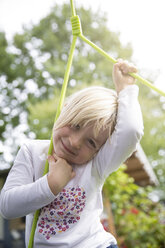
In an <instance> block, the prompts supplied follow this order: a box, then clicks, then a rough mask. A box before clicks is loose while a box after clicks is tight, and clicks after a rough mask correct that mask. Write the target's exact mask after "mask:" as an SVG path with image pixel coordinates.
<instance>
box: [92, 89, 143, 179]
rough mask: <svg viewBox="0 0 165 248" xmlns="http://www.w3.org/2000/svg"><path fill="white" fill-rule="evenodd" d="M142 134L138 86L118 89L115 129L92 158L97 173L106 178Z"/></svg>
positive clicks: (132, 148)
mask: <svg viewBox="0 0 165 248" xmlns="http://www.w3.org/2000/svg"><path fill="white" fill-rule="evenodd" d="M142 135H143V119H142V113H141V109H140V105H139V102H138V86H136V85H130V86H127V87H126V88H125V89H124V90H122V91H120V93H119V98H118V114H117V123H116V126H115V130H114V132H113V134H112V136H111V138H110V140H109V139H108V140H107V141H106V143H105V144H104V145H103V147H102V148H101V149H100V151H99V152H98V154H97V156H96V157H95V159H94V162H95V163H96V166H97V169H98V172H99V175H100V177H101V178H104V179H105V178H106V177H107V176H108V175H109V174H110V173H112V172H113V171H115V170H117V169H118V167H119V166H120V165H121V164H122V163H123V162H125V161H126V159H127V158H128V157H129V156H130V155H131V154H132V153H133V152H134V151H135V150H136V145H137V143H138V142H139V141H140V139H141V137H142Z"/></svg>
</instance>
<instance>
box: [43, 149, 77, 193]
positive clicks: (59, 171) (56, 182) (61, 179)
mask: <svg viewBox="0 0 165 248" xmlns="http://www.w3.org/2000/svg"><path fill="white" fill-rule="evenodd" d="M48 162H49V173H48V176H47V177H48V184H49V187H50V189H51V191H52V192H53V194H54V195H57V194H58V193H59V192H61V190H62V189H63V188H64V187H65V186H66V185H67V183H68V182H69V181H70V180H71V179H72V178H73V177H75V175H76V174H75V172H74V171H73V168H72V166H71V165H70V164H68V163H67V162H66V160H65V159H62V158H59V157H58V156H57V155H56V154H53V156H51V155H50V156H49V157H48Z"/></svg>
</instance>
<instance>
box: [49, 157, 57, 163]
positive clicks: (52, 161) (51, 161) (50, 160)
mask: <svg viewBox="0 0 165 248" xmlns="http://www.w3.org/2000/svg"><path fill="white" fill-rule="evenodd" d="M48 162H49V164H53V163H55V162H56V161H55V159H54V157H53V156H52V155H48Z"/></svg>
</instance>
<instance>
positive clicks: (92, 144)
mask: <svg viewBox="0 0 165 248" xmlns="http://www.w3.org/2000/svg"><path fill="white" fill-rule="evenodd" d="M88 142H89V144H90V145H91V146H93V148H96V144H95V142H94V141H93V140H92V139H89V140H88Z"/></svg>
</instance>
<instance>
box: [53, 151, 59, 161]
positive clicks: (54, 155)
mask: <svg viewBox="0 0 165 248" xmlns="http://www.w3.org/2000/svg"><path fill="white" fill-rule="evenodd" d="M53 157H54V159H55V161H57V160H58V159H59V157H58V156H57V155H56V154H55V152H54V153H53Z"/></svg>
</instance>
